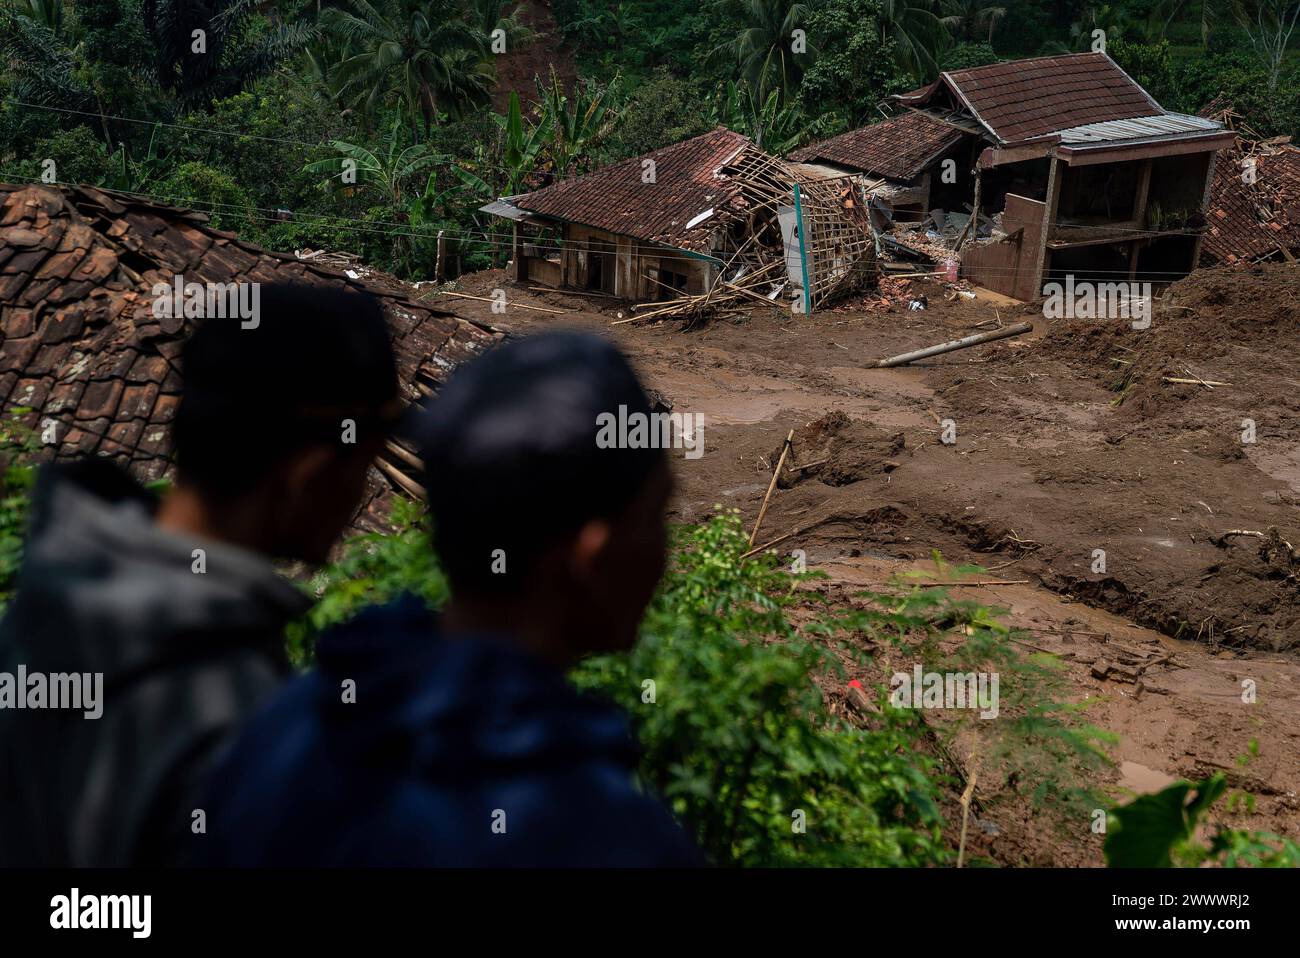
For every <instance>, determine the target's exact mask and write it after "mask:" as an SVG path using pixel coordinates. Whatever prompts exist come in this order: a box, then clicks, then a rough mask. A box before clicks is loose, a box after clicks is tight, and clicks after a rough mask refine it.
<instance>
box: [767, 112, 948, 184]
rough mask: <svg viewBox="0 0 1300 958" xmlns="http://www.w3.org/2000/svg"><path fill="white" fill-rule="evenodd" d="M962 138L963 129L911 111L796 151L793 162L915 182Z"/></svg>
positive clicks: (791, 157) (793, 154) (792, 156)
mask: <svg viewBox="0 0 1300 958" xmlns="http://www.w3.org/2000/svg"><path fill="white" fill-rule="evenodd" d="M961 138H962V133H961V131H960V130H956V129H954V128H953V127H950V126H946V125H945V124H943V123H940V122H939V121H938V120H933V119H931V118H930V117H928V116H925V115H924V114H921V113H913V112H910V111H909V112H907V113H904V114H902V115H901V116H896V117H894V118H893V119H890V120H884V121H882V122H880V123H873V124H871V125H870V126H864V127H862V128H860V129H857V130H850V131H849V132H848V133H841V134H840V135H839V136H835V137H831V138H830V139H829V140H823V141H822V142H821V143H814V144H813V145H812V146H805V147H803V148H802V149H799V150H795V151H794V152H793V153H791V154H790V159H792V160H794V161H795V162H797V163H809V162H822V163H835V164H838V165H840V166H846V167H851V168H853V169H855V170H861V171H863V172H864V173H873V174H875V175H876V176H883V177H886V178H888V179H893V180H913V179H915V178H916V177H918V176H920V175H921V173H922V172H924V170H925V168H926V167H927V166H929V165H930V164H931V163H932V162H934V161H935V160H936V159H937V158H938V157H939V156H941V155H942V154H944V153H945V152H947V151H948V150H949V149H951V148H952V147H954V146H956V145H957V143H958V142H960V140H961Z"/></svg>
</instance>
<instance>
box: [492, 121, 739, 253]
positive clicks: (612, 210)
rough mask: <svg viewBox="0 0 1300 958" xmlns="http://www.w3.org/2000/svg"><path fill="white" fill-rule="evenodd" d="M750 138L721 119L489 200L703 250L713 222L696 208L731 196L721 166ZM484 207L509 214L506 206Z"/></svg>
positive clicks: (731, 188) (703, 208)
mask: <svg viewBox="0 0 1300 958" xmlns="http://www.w3.org/2000/svg"><path fill="white" fill-rule="evenodd" d="M751 145H752V144H751V143H750V141H749V140H748V139H747V138H746V137H744V136H742V135H740V134H739V133H734V132H732V131H731V130H728V129H727V128H726V127H721V126H720V127H718V128H717V129H715V130H713V131H712V132H710V133H705V134H703V135H701V136H697V137H693V138H691V139H689V140H683V141H682V142H681V143H674V144H673V145H672V146H665V147H664V148H662V149H659V150H655V151H653V152H651V153H647V154H645V155H644V156H637V157H632V158H631V159H627V160H622V161H621V162H618V163H613V164H611V165H609V166H605V167H602V168H601V169H598V170H595V171H593V172H591V173H585V174H583V175H581V176H576V177H572V178H570V179H567V180H561V181H560V182H558V183H554V184H552V185H550V186H547V187H545V188H543V189H540V190H535V191H533V192H532V193H524V194H522V195H520V196H513V197H509V198H508V199H505V200H498V201H497V203H495V204H489V207H499V206H500V205H501V204H503V203H504V204H506V206H508V207H513V208H515V209H518V210H521V211H524V212H526V213H529V214H534V215H536V216H541V217H544V218H547V219H554V220H560V221H563V222H567V223H576V224H579V225H582V226H590V227H593V228H595V229H600V230H605V231H607V232H610V233H620V234H623V235H625V236H633V237H635V238H637V239H641V240H646V241H648V242H652V243H658V244H661V245H663V246H671V247H674V248H677V249H682V250H688V251H692V252H697V253H708V252H709V245H710V242H711V239H712V236H713V224H712V223H710V222H708V221H707V220H700V214H701V213H703V212H705V211H708V210H711V209H713V208H715V207H721V206H724V205H726V204H727V203H728V202H729V201H730V200H731V199H732V198H733V197H734V196H735V195H736V192H737V190H736V187H735V186H734V184H732V183H731V182H730V181H729V180H728V179H727V177H726V176H724V175H723V173H722V168H723V167H724V166H726V165H727V164H728V163H729V162H730V161H731V160H733V159H735V158H736V156H738V155H739V154H740V152H741V151H742V150H744V149H745V148H746V147H748V146H751ZM651 173H653V175H651ZM488 212H492V213H494V214H495V215H498V216H502V215H508V214H509V210H507V209H488ZM511 218H517V217H514V216H512V217H511Z"/></svg>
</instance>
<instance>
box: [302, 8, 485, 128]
mask: <svg viewBox="0 0 1300 958" xmlns="http://www.w3.org/2000/svg"><path fill="white" fill-rule="evenodd" d="M466 17H469V19H466ZM477 19H479V16H478V15H477V14H476V13H475V11H474V9H473V8H471V9H469V10H466V9H464V8H463V6H462V5H461V4H459V3H457V2H455V0H432V2H430V0H350V2H348V3H347V4H345V5H344V6H341V7H328V8H326V9H325V11H324V12H323V14H322V15H321V23H322V26H323V27H324V28H325V29H326V30H327V31H328V32H329V33H331V34H332V35H333V36H335V37H336V38H337V39H338V40H339V41H340V42H341V43H342V44H343V50H344V54H343V59H341V60H340V61H339V62H338V63H337V64H335V65H333V67H332V68H331V69H332V75H333V78H334V84H335V89H337V90H338V92H339V94H340V95H341V96H343V97H345V98H347V99H349V101H350V102H351V103H352V105H353V106H354V107H355V108H357V109H359V110H361V111H362V113H363V114H364V115H366V116H373V115H374V114H375V113H376V112H377V111H378V109H379V108H380V106H381V105H384V104H388V105H393V104H397V105H398V106H399V108H400V110H401V111H402V115H403V116H404V117H405V118H406V119H407V120H408V121H409V125H410V128H411V131H412V134H413V135H414V136H415V137H417V138H418V137H420V136H421V135H424V136H427V135H428V134H429V131H430V130H431V129H432V128H433V127H434V126H435V125H436V124H437V123H438V122H439V121H440V119H441V118H442V117H443V116H444V115H445V116H452V117H455V116H460V115H462V114H463V113H465V112H467V111H468V110H469V109H470V108H472V107H475V106H482V105H484V104H485V103H487V101H488V90H489V86H490V81H491V76H492V74H491V67H490V65H489V60H488V58H489V56H490V55H491V54H490V47H489V43H490V36H489V34H486V33H483V32H481V23H475V22H473V21H475V20H477Z"/></svg>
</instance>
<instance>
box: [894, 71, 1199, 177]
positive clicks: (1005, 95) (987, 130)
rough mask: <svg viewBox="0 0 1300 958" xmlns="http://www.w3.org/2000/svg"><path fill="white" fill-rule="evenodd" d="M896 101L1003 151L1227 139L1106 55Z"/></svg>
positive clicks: (941, 81)
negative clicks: (1168, 104) (1173, 107)
mask: <svg viewBox="0 0 1300 958" xmlns="http://www.w3.org/2000/svg"><path fill="white" fill-rule="evenodd" d="M896 99H897V101H898V102H899V103H901V104H902V105H904V106H907V107H910V108H912V109H915V110H921V111H924V112H925V113H927V114H928V115H929V116H931V117H933V118H935V119H938V120H940V121H941V122H944V123H948V124H950V125H952V126H954V127H956V128H958V129H960V130H963V131H964V132H967V133H973V134H976V135H980V136H983V137H984V138H985V139H988V140H991V141H992V142H993V143H995V144H997V145H999V146H1013V145H1023V144H1027V143H1036V144H1040V145H1042V146H1044V147H1046V146H1055V145H1059V146H1060V147H1062V148H1063V149H1064V150H1065V151H1066V152H1067V153H1069V152H1071V151H1074V150H1087V149H1088V148H1090V147H1093V148H1096V147H1105V146H1114V145H1116V144H1121V143H1122V144H1126V145H1137V144H1154V143H1169V142H1174V141H1183V140H1202V139H1206V138H1211V139H1213V138H1215V137H1216V136H1222V133H1223V127H1222V124H1220V123H1217V122H1215V121H1214V120H1210V119H1207V118H1203V117H1195V116H1185V115H1183V114H1181V113H1171V112H1169V111H1168V110H1166V109H1164V107H1162V106H1161V105H1160V104H1159V103H1157V102H1156V101H1155V99H1154V98H1152V96H1151V95H1150V94H1149V93H1147V92H1146V90H1144V89H1142V87H1141V86H1139V85H1138V84H1137V83H1136V82H1134V80H1133V79H1132V78H1131V77H1130V76H1129V75H1128V74H1127V73H1125V72H1124V71H1123V70H1122V69H1120V67H1119V65H1118V64H1116V63H1115V61H1114V60H1112V59H1111V58H1110V57H1108V56H1107V55H1106V54H1104V53H1073V54H1069V55H1066V56H1054V57H1035V58H1032V59H1028V60H1014V61H1011V62H1007V63H994V64H991V65H989V66H982V67H973V68H971V69H968V70H953V71H951V72H947V73H942V74H940V75H939V78H938V79H937V80H935V81H934V82H933V83H931V84H930V85H929V86H926V87H922V88H921V89H919V90H913V91H912V92H910V93H904V94H900V95H899V96H897V97H896ZM1203 145H1204V144H1199V143H1198V144H1197V146H1198V147H1199V146H1203Z"/></svg>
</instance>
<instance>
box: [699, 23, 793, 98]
mask: <svg viewBox="0 0 1300 958" xmlns="http://www.w3.org/2000/svg"><path fill="white" fill-rule="evenodd" d="M745 14H746V19H747V21H748V22H749V24H750V25H749V26H748V27H746V28H745V29H743V30H741V31H740V33H738V34H737V35H736V36H735V38H733V39H732V40H729V41H727V42H725V43H722V44H719V46H718V47H717V48H715V50H714V51H713V53H714V54H722V55H724V56H728V57H730V58H732V59H733V60H735V61H736V63H737V64H738V65H739V67H740V75H741V76H742V77H743V78H744V79H745V81H746V82H747V83H748V84H749V86H750V88H751V89H752V90H754V91H755V95H756V97H757V98H758V99H759V100H760V101H763V100H766V99H767V97H768V95H769V94H771V93H772V92H774V91H775V92H776V93H778V94H779V97H780V99H782V100H784V99H785V98H786V97H787V96H788V95H789V94H790V93H791V92H792V91H793V89H794V87H795V85H796V84H797V83H798V81H799V78H800V77H801V76H802V75H803V71H804V68H805V67H806V66H808V65H809V63H811V61H812V59H813V58H815V57H816V55H817V51H816V50H815V49H814V48H813V46H812V44H811V43H809V44H808V45H807V51H806V52H805V53H800V54H796V53H795V52H794V31H795V30H797V29H799V28H801V27H802V26H803V25H804V24H805V23H806V22H807V20H808V7H807V6H806V5H805V4H802V3H788V2H787V0H746V2H745ZM805 39H806V38H805Z"/></svg>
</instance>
